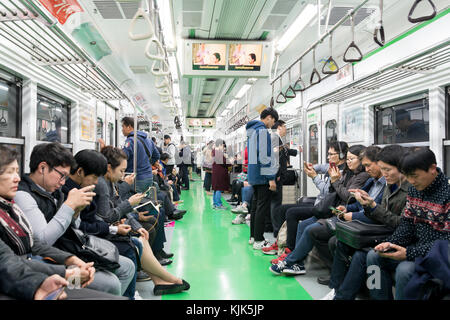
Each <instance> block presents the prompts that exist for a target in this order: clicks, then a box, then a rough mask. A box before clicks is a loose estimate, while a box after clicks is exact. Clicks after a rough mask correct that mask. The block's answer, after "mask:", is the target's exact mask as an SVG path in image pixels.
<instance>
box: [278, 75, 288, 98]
mask: <svg viewBox="0 0 450 320" xmlns="http://www.w3.org/2000/svg"><path fill="white" fill-rule="evenodd" d="M276 101H277V103H286V102H287V99H286V96H285V95H284V94H283V77H281V78H280V93H279V94H278V96H277V100H276Z"/></svg>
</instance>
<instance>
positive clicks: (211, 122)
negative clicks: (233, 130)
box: [186, 118, 216, 128]
mask: <svg viewBox="0 0 450 320" xmlns="http://www.w3.org/2000/svg"><path fill="white" fill-rule="evenodd" d="M186 120H187V122H188V126H189V127H203V128H213V127H215V126H216V119H215V118H187V119H186Z"/></svg>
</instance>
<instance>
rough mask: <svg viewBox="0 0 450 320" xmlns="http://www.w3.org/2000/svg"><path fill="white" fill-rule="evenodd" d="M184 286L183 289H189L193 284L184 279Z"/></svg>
mask: <svg viewBox="0 0 450 320" xmlns="http://www.w3.org/2000/svg"><path fill="white" fill-rule="evenodd" d="M183 286H184V288H183V290H189V288H190V287H191V285H190V284H189V283H188V282H187V281H186V280H183Z"/></svg>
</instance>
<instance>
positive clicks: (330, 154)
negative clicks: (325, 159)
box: [328, 152, 339, 157]
mask: <svg viewBox="0 0 450 320" xmlns="http://www.w3.org/2000/svg"><path fill="white" fill-rule="evenodd" d="M337 154H339V153H337V152H335V153H331V152H328V155H329V156H330V157H331V156H335V155H337Z"/></svg>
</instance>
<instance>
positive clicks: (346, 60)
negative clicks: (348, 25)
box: [344, 14, 363, 62]
mask: <svg viewBox="0 0 450 320" xmlns="http://www.w3.org/2000/svg"><path fill="white" fill-rule="evenodd" d="M350 20H351V22H352V43H350V45H349V46H348V48H347V50H345V53H344V62H359V61H361V60H362V59H363V54H362V52H361V50H360V49H359V48H358V46H357V45H356V43H355V19H354V17H353V14H352V15H351V16H350ZM352 48H353V49H355V50H356V51H358V54H359V57H358V58H347V54H348V52H349V50H350V49H352Z"/></svg>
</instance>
